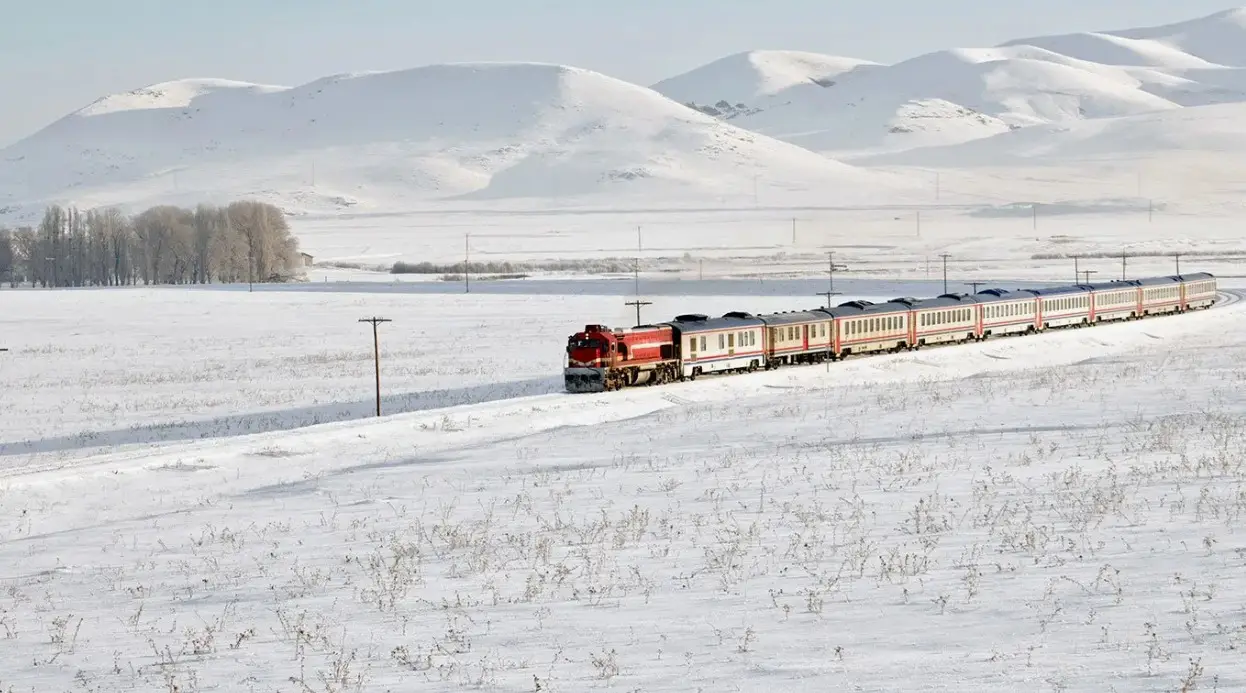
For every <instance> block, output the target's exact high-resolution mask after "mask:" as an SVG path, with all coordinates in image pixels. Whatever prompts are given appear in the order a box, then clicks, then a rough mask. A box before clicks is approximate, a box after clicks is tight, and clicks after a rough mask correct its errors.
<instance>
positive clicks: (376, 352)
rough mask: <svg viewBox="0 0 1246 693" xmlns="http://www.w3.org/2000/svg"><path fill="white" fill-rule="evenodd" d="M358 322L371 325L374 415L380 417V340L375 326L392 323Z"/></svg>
mask: <svg viewBox="0 0 1246 693" xmlns="http://www.w3.org/2000/svg"><path fill="white" fill-rule="evenodd" d="M359 322H367V323H372V359H373V362H374V363H375V364H376V415H377V416H380V415H381V340H380V336H379V335H378V334H377V329H376V328H377V326H378V325H380V324H381V323H383V322H393V320H390V319H389V318H360V319H359Z"/></svg>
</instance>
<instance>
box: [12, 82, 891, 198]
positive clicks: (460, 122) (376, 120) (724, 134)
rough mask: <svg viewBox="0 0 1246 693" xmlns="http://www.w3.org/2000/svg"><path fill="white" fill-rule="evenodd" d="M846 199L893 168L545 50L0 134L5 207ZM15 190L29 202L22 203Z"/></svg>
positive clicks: (113, 105) (132, 99) (132, 109)
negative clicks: (862, 162)
mask: <svg viewBox="0 0 1246 693" xmlns="http://www.w3.org/2000/svg"><path fill="white" fill-rule="evenodd" d="M759 178H760V179H763V180H764V181H765V185H766V186H767V187H768V188H773V189H777V190H782V191H789V192H796V193H798V192H800V191H802V190H811V189H812V190H831V191H834V196H835V197H838V198H842V199H849V198H851V197H852V196H853V195H854V194H856V193H857V192H860V193H862V194H868V193H869V192H870V191H872V190H876V189H880V188H881V189H887V188H889V187H890V185H891V184H892V183H894V182H895V181H894V180H893V179H892V178H891V177H888V176H884V175H882V174H874V173H870V172H866V171H862V170H859V169H855V168H852V167H850V166H847V165H844V164H841V163H839V162H836V161H833V160H831V159H828V158H826V157H823V156H819V155H818V154H815V153H812V152H810V151H808V150H805V149H802V148H799V147H796V146H794V145H791V144H788V143H784V142H779V141H776V140H772V139H770V138H768V137H765V136H761V135H757V134H755V133H752V132H748V131H746V130H742V129H740V128H737V127H735V126H733V125H730V124H727V123H724V122H722V121H720V120H718V119H715V118H713V117H710V116H708V115H705V114H703V113H699V112H696V111H694V110H692V109H689V108H686V107H684V106H682V105H680V104H678V103H675V102H673V101H670V100H669V99H667V98H665V97H663V96H661V95H659V94H657V93H656V92H653V91H651V90H649V89H646V88H643V87H640V86H636V85H634V84H630V83H627V82H623V81H620V80H617V79H614V78H611V77H607V76H605V75H601V74H598V73H595V72H589V71H586V70H580V69H576V68H571V67H564V66H557V65H543V64H526V63H519V64H510V63H505V64H492V63H490V64H463V65H438V66H431V67H424V68H417V69H411V70H401V71H395V72H380V73H366V74H354V75H337V76H332V77H326V78H324V79H319V80H316V81H314V82H311V83H309V84H305V85H303V86H299V87H293V88H290V87H279V86H266V85H257V84H247V83H241V82H230V81H223V80H205V79H198V80H183V81H178V82H171V83H166V84H158V85H154V86H151V87H147V88H144V89H139V90H135V91H133V92H130V93H126V94H117V95H112V96H108V97H105V98H103V99H100V100H98V101H96V102H95V103H93V104H91V105H89V106H87V107H86V108H84V109H82V110H80V111H78V112H76V113H73V114H71V115H69V116H67V117H65V118H63V119H61V120H59V121H57V122H55V123H53V124H52V125H50V126H48V127H47V128H45V129H44V130H42V131H40V132H38V133H36V134H35V135H33V136H31V137H30V138H28V139H26V140H23V141H21V142H18V143H17V144H15V145H13V146H11V147H9V148H7V149H4V150H0V191H7V193H8V197H9V198H10V199H9V200H8V201H7V202H6V200H4V199H3V198H0V207H5V206H8V207H10V210H9V212H10V216H12V215H14V214H18V211H17V208H18V207H23V208H24V209H26V210H27V211H28V212H29V211H30V210H31V209H34V208H37V205H35V204H32V203H42V202H45V201H72V202H74V203H75V204H79V205H82V206H94V205H99V204H122V205H139V204H150V203H152V202H153V201H156V200H169V199H174V200H177V199H182V200H184V201H185V202H186V203H187V204H189V203H192V202H197V201H201V200H214V199H228V198H233V197H240V196H247V197H252V198H258V199H268V200H269V201H274V202H276V203H279V204H281V205H283V206H284V207H286V208H288V209H292V210H295V211H297V210H333V209H343V208H354V209H358V210H368V209H391V210H392V209H394V208H402V207H404V206H407V207H409V206H410V205H412V204H416V203H418V202H420V201H430V200H440V201H446V200H462V201H466V200H471V201H473V202H480V201H487V200H498V199H514V198H540V199H543V200H550V199H557V200H560V201H562V202H564V203H565V202H567V201H569V200H576V199H586V198H593V197H594V196H607V197H608V198H609V199H610V200H612V201H618V200H620V199H627V198H633V199H640V198H644V199H648V200H652V199H654V198H678V199H683V200H687V199H699V198H712V199H715V200H718V199H721V197H722V196H727V195H731V196H735V195H749V196H750V197H751V196H752V193H753V190H754V186H755V185H757V184H758V183H757V181H758V179H759ZM21 203H25V204H24V205H23V204H21Z"/></svg>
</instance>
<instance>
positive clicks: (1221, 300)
mask: <svg viewBox="0 0 1246 693" xmlns="http://www.w3.org/2000/svg"><path fill="white" fill-rule="evenodd" d="M1243 298H1246V289H1219V290H1217V291H1216V299H1217V300H1216V305H1215V306H1214V307H1215V308H1224V307H1225V306H1231V305H1233V304H1234V303H1237V302H1239V301H1241V300H1242V299H1243Z"/></svg>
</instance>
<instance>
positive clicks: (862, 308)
mask: <svg viewBox="0 0 1246 693" xmlns="http://www.w3.org/2000/svg"><path fill="white" fill-rule="evenodd" d="M818 311H819V312H821V313H826V314H828V315H830V316H832V317H834V318H859V317H862V316H868V315H888V314H891V313H907V312H908V311H909V306H908V304H905V303H898V302H896V301H887V302H885V303H874V302H873V301H848V302H846V303H841V304H839V305H837V306H835V307H834V308H819V309H818Z"/></svg>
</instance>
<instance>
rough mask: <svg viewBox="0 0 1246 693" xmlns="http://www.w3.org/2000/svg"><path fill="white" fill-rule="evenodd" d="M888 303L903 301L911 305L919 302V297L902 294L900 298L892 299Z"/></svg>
mask: <svg viewBox="0 0 1246 693" xmlns="http://www.w3.org/2000/svg"><path fill="white" fill-rule="evenodd" d="M888 303H903V304H904V305H906V306H911V305H913V304H914V303H917V299H915V298H913V297H912V296H901V297H900V298H893V299H891V300H890V301H888Z"/></svg>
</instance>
